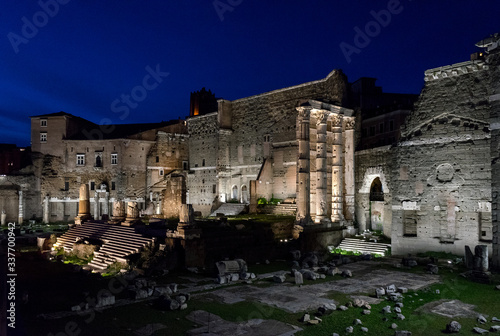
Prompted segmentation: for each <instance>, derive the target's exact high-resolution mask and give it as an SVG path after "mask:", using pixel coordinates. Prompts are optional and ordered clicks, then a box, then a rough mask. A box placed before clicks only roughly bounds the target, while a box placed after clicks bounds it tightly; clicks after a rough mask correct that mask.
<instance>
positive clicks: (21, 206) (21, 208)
mask: <svg viewBox="0 0 500 336" xmlns="http://www.w3.org/2000/svg"><path fill="white" fill-rule="evenodd" d="M23 221H24V204H23V191H22V190H19V216H18V223H19V225H23Z"/></svg>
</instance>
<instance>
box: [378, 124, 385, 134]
mask: <svg viewBox="0 0 500 336" xmlns="http://www.w3.org/2000/svg"><path fill="white" fill-rule="evenodd" d="M378 129H379V133H384V124H380V125H378Z"/></svg>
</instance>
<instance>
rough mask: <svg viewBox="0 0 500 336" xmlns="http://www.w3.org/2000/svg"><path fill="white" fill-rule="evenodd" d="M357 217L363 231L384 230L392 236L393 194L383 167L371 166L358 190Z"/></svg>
mask: <svg viewBox="0 0 500 336" xmlns="http://www.w3.org/2000/svg"><path fill="white" fill-rule="evenodd" d="M356 207H357V209H356V219H357V221H358V224H359V229H360V230H361V231H363V230H366V229H369V230H382V231H383V233H384V234H385V235H386V236H388V237H390V236H391V222H392V208H391V194H390V190H389V187H388V184H387V179H386V175H385V173H384V170H383V168H382V167H369V168H368V169H367V170H366V171H365V174H364V177H363V183H362V185H361V188H360V189H359V191H358V197H357V206H356Z"/></svg>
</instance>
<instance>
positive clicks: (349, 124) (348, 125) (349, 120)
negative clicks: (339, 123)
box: [344, 117, 356, 131]
mask: <svg viewBox="0 0 500 336" xmlns="http://www.w3.org/2000/svg"><path fill="white" fill-rule="evenodd" d="M355 124H356V118H354V117H344V125H345V129H346V130H347V131H348V130H353V129H354V126H355Z"/></svg>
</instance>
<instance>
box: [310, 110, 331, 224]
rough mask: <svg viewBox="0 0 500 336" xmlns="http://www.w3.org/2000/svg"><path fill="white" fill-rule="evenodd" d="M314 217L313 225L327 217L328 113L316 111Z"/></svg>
mask: <svg viewBox="0 0 500 336" xmlns="http://www.w3.org/2000/svg"><path fill="white" fill-rule="evenodd" d="M315 114H316V137H317V140H316V217H315V219H314V222H315V223H320V222H321V221H322V220H324V219H326V218H327V217H328V209H327V204H328V201H327V195H328V190H327V185H328V181H327V154H326V153H327V150H326V121H327V119H328V115H329V112H328V111H325V110H316V113H315Z"/></svg>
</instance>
